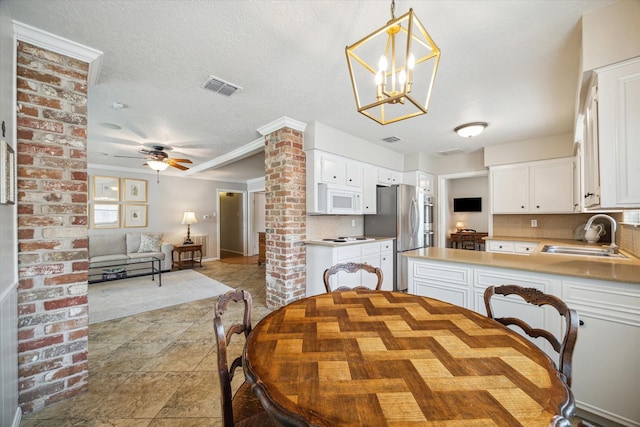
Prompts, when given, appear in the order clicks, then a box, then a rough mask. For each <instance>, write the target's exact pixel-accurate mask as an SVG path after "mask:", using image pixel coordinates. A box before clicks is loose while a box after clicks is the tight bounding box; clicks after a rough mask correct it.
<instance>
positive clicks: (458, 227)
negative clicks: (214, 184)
mask: <svg viewBox="0 0 640 427" xmlns="http://www.w3.org/2000/svg"><path fill="white" fill-rule="evenodd" d="M183 224H184V223H183ZM463 228H464V223H463V222H462V221H458V222H456V230H457V231H458V233H459V232H460V230H462V229H463Z"/></svg>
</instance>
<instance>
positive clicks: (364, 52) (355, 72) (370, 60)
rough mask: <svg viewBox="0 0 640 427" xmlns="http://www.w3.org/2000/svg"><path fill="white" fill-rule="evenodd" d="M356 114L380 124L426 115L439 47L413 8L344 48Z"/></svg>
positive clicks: (392, 6)
mask: <svg viewBox="0 0 640 427" xmlns="http://www.w3.org/2000/svg"><path fill="white" fill-rule="evenodd" d="M345 53H346V55H347V65H348V66H349V76H350V78H351V84H352V86H353V94H354V96H355V100H356V107H357V110H358V112H359V113H361V114H364V115H365V116H367V117H369V118H370V119H372V120H374V121H376V122H378V123H379V124H381V125H386V124H389V123H395V122H397V121H400V120H404V119H408V118H411V117H415V116H419V115H422V114H426V113H427V109H428V107H429V100H430V99H431V94H432V90H433V83H434V81H435V77H436V72H437V70H438V63H439V62H440V49H438V46H436V44H435V43H434V42H433V40H432V39H431V36H429V33H427V30H426V29H425V28H424V26H423V25H422V23H421V22H420V20H419V19H418V18H417V17H416V15H415V13H414V12H413V9H409V12H407V13H405V14H404V15H402V16H401V17H399V18H396V17H395V0H392V2H391V20H389V21H388V22H387V23H386V25H384V26H383V27H381V28H379V29H377V30H376V31H374V32H373V33H371V34H369V35H368V36H366V37H364V38H363V39H362V40H360V41H358V42H356V43H354V44H352V45H351V46H347V47H346V48H345Z"/></svg>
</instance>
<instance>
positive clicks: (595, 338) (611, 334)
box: [562, 278, 640, 426]
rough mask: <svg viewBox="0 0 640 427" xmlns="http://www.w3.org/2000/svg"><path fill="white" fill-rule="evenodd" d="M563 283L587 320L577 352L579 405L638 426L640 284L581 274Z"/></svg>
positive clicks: (564, 292) (575, 390) (570, 302)
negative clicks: (617, 281)
mask: <svg viewBox="0 0 640 427" xmlns="http://www.w3.org/2000/svg"><path fill="white" fill-rule="evenodd" d="M562 285H563V286H562V299H563V300H564V301H565V302H566V303H567V304H568V305H569V306H570V307H571V308H573V309H575V310H576V311H577V312H578V315H579V317H580V320H581V323H583V324H582V325H581V326H580V331H579V332H578V342H577V343H576V348H575V351H574V353H573V385H572V389H573V393H574V395H575V397H576V404H577V405H578V408H579V409H583V410H585V411H587V412H590V413H593V414H596V415H598V416H601V417H603V418H606V419H609V420H613V421H615V422H617V423H619V424H622V425H626V426H639V425H640V400H639V396H640V286H638V285H631V284H625V283H615V282H606V281H599V280H580V279H576V278H571V279H566V280H563V283H562Z"/></svg>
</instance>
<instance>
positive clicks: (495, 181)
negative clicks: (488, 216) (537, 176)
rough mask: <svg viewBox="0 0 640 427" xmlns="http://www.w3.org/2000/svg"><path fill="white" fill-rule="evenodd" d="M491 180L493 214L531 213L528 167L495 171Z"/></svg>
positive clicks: (492, 172)
mask: <svg viewBox="0 0 640 427" xmlns="http://www.w3.org/2000/svg"><path fill="white" fill-rule="evenodd" d="M491 179H492V185H491V189H492V193H491V200H492V206H493V209H492V212H493V213H526V212H529V168H528V167H514V168H504V169H493V170H492V171H491Z"/></svg>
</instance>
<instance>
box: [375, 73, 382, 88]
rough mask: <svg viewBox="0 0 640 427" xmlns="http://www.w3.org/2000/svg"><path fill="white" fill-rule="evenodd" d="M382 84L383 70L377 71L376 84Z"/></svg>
mask: <svg viewBox="0 0 640 427" xmlns="http://www.w3.org/2000/svg"><path fill="white" fill-rule="evenodd" d="M381 84H382V70H380V71H378V72H377V73H376V86H380V85H381Z"/></svg>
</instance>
